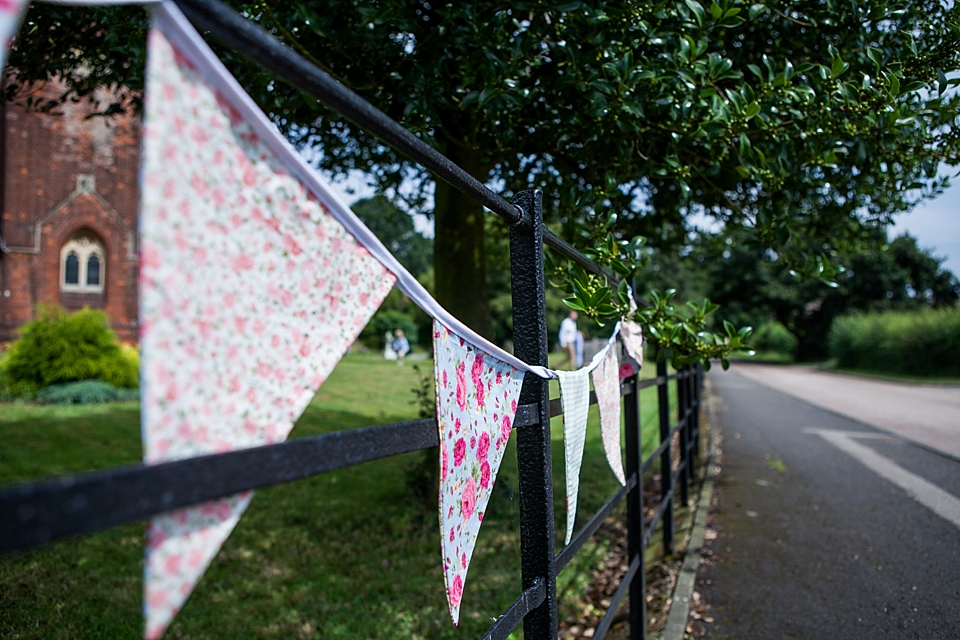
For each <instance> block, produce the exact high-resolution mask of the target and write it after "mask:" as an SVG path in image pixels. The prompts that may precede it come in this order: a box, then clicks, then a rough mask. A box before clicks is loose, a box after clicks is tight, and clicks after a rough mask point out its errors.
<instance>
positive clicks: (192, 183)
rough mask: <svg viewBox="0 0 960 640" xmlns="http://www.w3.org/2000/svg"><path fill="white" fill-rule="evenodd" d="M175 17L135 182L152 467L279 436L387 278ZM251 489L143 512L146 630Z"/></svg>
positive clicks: (158, 626) (167, 617)
mask: <svg viewBox="0 0 960 640" xmlns="http://www.w3.org/2000/svg"><path fill="white" fill-rule="evenodd" d="M0 2H2V0H0ZM162 11H163V9H162V8H161V9H158V12H162ZM158 15H160V17H161V18H162V13H161V14H158ZM169 24H170V23H169V22H164V21H163V20H159V19H158V20H157V21H156V22H155V25H154V28H152V29H151V31H150V34H149V42H148V47H149V50H148V51H149V56H148V58H149V64H148V67H147V82H146V104H145V125H144V142H143V166H142V179H141V184H142V186H141V189H142V201H141V223H140V230H141V247H140V250H141V261H140V314H141V322H140V327H141V342H140V344H141V348H142V353H143V364H142V379H143V381H142V386H143V390H144V391H143V405H142V412H143V439H144V448H145V452H144V459H145V461H146V462H147V463H148V464H155V463H158V462H163V461H168V460H176V459H181V458H189V457H193V456H198V455H203V454H211V453H219V452H224V451H230V450H234V449H242V448H246V447H254V446H259V445H266V444H270V443H275V442H280V441H283V440H284V439H285V438H286V437H287V434H288V433H289V432H290V430H291V429H292V427H293V424H294V422H295V421H296V420H297V418H298V417H299V416H300V414H301V413H302V412H303V410H304V409H305V408H306V406H307V404H308V403H309V402H310V399H311V398H312V397H313V395H314V393H315V392H316V390H317V389H318V388H319V387H320V385H321V384H322V383H323V381H324V380H325V379H326V377H327V376H328V375H329V374H330V372H331V371H332V370H333V368H334V367H335V366H336V364H337V362H338V361H339V360H340V358H341V357H342V356H343V354H344V352H345V351H346V349H347V347H348V346H349V345H350V344H351V343H352V342H353V341H354V340H355V339H356V337H357V336H358V335H359V333H360V331H361V329H363V327H364V326H365V325H366V324H367V322H368V321H369V319H370V317H371V316H372V315H373V313H374V311H376V309H377V308H378V307H379V305H380V303H381V302H382V300H383V298H384V297H385V296H386V295H387V293H388V292H389V291H390V289H391V288H392V286H393V283H394V276H393V274H392V273H390V272H389V271H387V270H386V269H385V268H384V267H383V265H381V263H380V262H378V261H377V260H376V259H374V258H373V256H371V255H370V253H369V252H368V251H367V249H365V248H364V247H363V246H361V245H360V244H358V243H357V241H356V240H355V239H354V238H353V236H351V235H350V234H349V233H347V231H346V230H345V229H344V228H343V226H342V225H341V224H340V223H339V222H337V221H336V220H335V219H334V218H333V217H332V216H331V215H330V214H329V213H328V206H327V204H325V203H324V201H323V200H321V199H319V198H320V197H321V196H318V195H317V194H314V193H312V192H310V191H308V190H307V188H306V187H305V186H304V185H303V184H302V183H301V182H300V181H299V180H297V179H296V178H294V177H293V176H292V175H291V174H290V173H289V171H288V169H287V167H285V166H283V163H282V162H281V161H280V160H279V159H278V158H277V156H276V155H275V154H274V153H273V152H272V151H271V149H270V147H269V146H268V145H267V144H265V142H264V141H263V137H262V136H261V135H259V134H258V130H257V129H256V128H255V127H254V126H253V125H251V124H250V123H249V122H248V121H247V120H246V119H245V118H244V117H242V116H241V115H240V112H239V111H238V110H237V109H236V108H235V106H234V103H232V102H231V99H230V98H229V97H228V95H230V94H226V95H225V94H224V93H223V92H221V91H220V90H218V88H219V87H220V86H222V83H221V82H220V80H219V78H217V77H211V76H210V75H207V73H210V72H207V73H204V72H201V71H200V69H203V68H209V66H207V67H202V66H200V65H199V64H198V59H199V58H197V59H194V58H191V57H190V55H188V54H187V53H186V52H185V51H186V50H181V48H180V46H179V44H178V45H177V46H174V44H173V43H174V42H176V43H179V42H180V40H179V39H178V38H183V37H184V36H183V34H182V33H181V32H179V31H176V30H173V31H167V30H168V29H173V27H170V26H169ZM158 25H159V26H158ZM197 40H198V41H199V38H197ZM201 42H202V41H201ZM204 46H205V45H204ZM205 51H207V50H205V49H204V50H202V51H201V54H202V55H206V53H205ZM201 54H194V55H198V56H200V55H201ZM209 55H210V56H212V53H210V54H209ZM224 73H225V72H224ZM260 132H261V133H263V130H262V129H261V130H260ZM250 498H251V494H250V493H249V492H247V493H244V494H241V495H236V496H232V497H228V498H224V499H221V500H216V501H213V502H210V503H207V504H203V505H198V506H195V507H188V508H184V509H178V510H176V511H172V512H169V513H166V514H163V515H160V516H157V517H155V518H153V519H152V520H151V522H150V524H149V526H148V530H147V531H148V533H147V537H148V540H147V553H146V555H147V557H146V567H145V585H144V615H145V618H146V632H145V635H146V637H148V638H157V637H159V636H161V635H162V634H163V632H164V630H165V629H166V627H167V625H168V624H169V623H170V622H171V620H172V619H173V617H174V616H175V615H176V613H177V611H179V609H180V607H181V606H182V605H183V603H184V602H185V601H186V599H187V597H188V596H189V595H190V592H191V591H192V589H193V587H194V585H195V584H196V582H197V581H198V580H199V579H200V577H201V576H202V575H203V572H204V571H205V569H206V567H207V565H208V564H209V563H210V561H211V560H212V559H213V557H214V556H215V555H216V553H217V551H218V550H219V548H220V546H221V545H222V543H223V541H224V540H225V539H226V538H227V536H229V534H230V532H231V530H232V529H233V527H234V525H235V524H236V523H237V521H238V519H239V518H240V515H241V514H242V513H243V511H244V509H245V508H246V506H247V505H248V504H249V502H250Z"/></svg>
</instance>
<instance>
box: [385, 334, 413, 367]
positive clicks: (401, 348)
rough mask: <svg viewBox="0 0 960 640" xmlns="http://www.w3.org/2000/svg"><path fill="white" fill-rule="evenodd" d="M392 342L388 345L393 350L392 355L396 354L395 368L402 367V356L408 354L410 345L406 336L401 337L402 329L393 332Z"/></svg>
mask: <svg viewBox="0 0 960 640" xmlns="http://www.w3.org/2000/svg"><path fill="white" fill-rule="evenodd" d="M393 336H394V337H393V342H392V343H391V344H390V346H391V348H393V351H394V353H396V354H397V366H398V367H402V366H403V356H405V355H407V354H408V353H410V343H409V342H408V341H407V338H406V336H404V335H403V329H397V330H396V331H394V332H393Z"/></svg>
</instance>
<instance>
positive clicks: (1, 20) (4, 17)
mask: <svg viewBox="0 0 960 640" xmlns="http://www.w3.org/2000/svg"><path fill="white" fill-rule="evenodd" d="M26 8H27V0H0V72H2V71H3V65H4V64H6V61H7V50H9V49H10V45H11V44H13V37H14V36H15V35H16V34H17V29H18V28H19V27H20V20H22V19H23V14H24V11H25V10H26Z"/></svg>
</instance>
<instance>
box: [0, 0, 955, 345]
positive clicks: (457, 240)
mask: <svg viewBox="0 0 960 640" xmlns="http://www.w3.org/2000/svg"><path fill="white" fill-rule="evenodd" d="M231 4H233V5H234V6H235V7H237V8H238V9H239V10H240V11H241V12H243V13H244V14H245V15H246V16H248V17H249V18H250V19H251V20H254V21H256V22H258V23H259V24H261V25H262V26H263V27H265V28H266V29H267V30H269V31H270V32H271V33H273V34H274V35H275V36H276V37H278V38H280V39H281V40H282V41H283V42H284V43H285V44H287V45H288V46H290V47H291V48H293V49H295V50H296V51H298V52H299V53H301V54H302V55H304V56H305V57H307V58H308V59H310V60H312V61H314V62H316V63H317V64H318V65H320V66H321V67H323V68H324V69H325V70H327V71H328V72H330V73H331V74H333V75H334V76H335V77H336V78H337V79H339V80H341V81H342V82H343V83H344V84H346V85H347V86H349V87H351V88H352V89H354V90H355V91H357V92H358V93H359V94H360V95H361V96H363V97H364V98H366V99H367V100H369V101H370V102H372V103H373V104H374V105H375V106H377V107H378V108H380V109H382V110H383V111H384V112H385V113H386V114H387V115H388V116H390V117H391V118H394V119H395V120H397V121H399V122H400V123H401V124H402V125H403V126H405V127H407V128H408V129H410V130H412V131H413V132H414V133H415V134H416V135H418V136H421V137H423V139H424V140H425V141H427V142H428V143H429V144H431V145H434V146H435V147H436V148H438V149H439V150H441V151H442V152H444V153H446V154H447V155H448V156H450V157H451V158H453V159H454V160H455V161H457V162H458V163H459V164H460V165H461V166H463V167H465V168H466V170H467V171H468V172H469V173H472V174H473V175H474V176H475V177H476V178H478V179H479V180H480V181H482V182H488V181H489V182H490V183H491V184H495V185H498V186H499V185H502V186H499V187H498V188H501V189H502V191H503V193H504V195H506V196H508V197H509V196H510V195H512V194H513V193H516V192H517V191H518V190H520V189H525V188H532V187H539V188H541V189H543V191H544V202H545V204H546V207H545V208H546V215H547V217H548V219H549V220H550V221H551V222H556V223H558V224H560V225H562V226H563V229H562V231H563V235H564V236H565V237H566V238H567V239H568V240H571V241H573V242H574V243H575V244H577V245H579V246H588V245H587V244H586V243H585V241H584V238H583V236H582V235H581V234H580V233H578V230H577V223H583V222H585V223H587V224H588V225H589V224H590V223H591V222H593V221H594V220H597V219H599V218H604V219H605V218H606V217H607V213H608V212H611V211H612V212H614V213H616V214H617V215H618V216H619V220H618V223H617V225H616V233H617V234H618V236H619V235H623V236H629V235H633V234H641V235H644V236H646V237H647V238H649V241H650V243H651V245H652V246H655V247H657V248H659V249H664V250H668V251H676V250H677V249H678V248H681V247H683V246H684V244H685V243H686V242H687V240H688V232H689V231H690V230H691V228H692V226H693V224H694V220H695V219H696V216H697V215H698V214H704V215H705V216H707V217H708V218H709V219H711V220H712V221H715V222H716V223H717V226H725V227H727V228H728V229H736V228H739V229H745V230H746V232H747V233H748V234H749V235H750V236H752V237H753V238H754V239H755V240H756V241H757V243H758V246H760V248H761V250H764V249H767V248H772V249H774V250H776V251H778V252H779V253H780V254H781V261H786V260H787V259H789V260H790V261H792V262H793V263H794V264H793V266H792V268H794V269H796V270H798V271H801V272H804V273H807V274H809V275H813V276H815V277H820V276H823V275H824V274H825V273H829V269H825V267H826V266H829V265H825V263H824V256H827V255H830V254H831V252H834V251H844V250H846V249H848V248H849V246H850V244H851V243H855V242H857V241H858V240H859V239H860V238H862V237H863V235H864V233H865V231H868V230H869V229H870V228H871V227H872V226H873V225H885V224H887V223H889V221H890V219H891V217H892V216H893V215H895V214H897V213H899V212H902V211H905V210H908V209H909V208H910V207H911V206H913V204H915V202H916V201H917V200H918V199H920V198H922V197H924V196H925V195H929V194H931V193H938V192H939V190H940V189H941V188H942V186H943V181H942V180H941V179H940V178H939V177H938V176H937V166H938V164H939V163H940V162H945V163H947V164H955V163H956V160H957V157H958V147H960V138H958V136H956V134H955V131H956V124H957V115H958V109H957V107H958V104H960V96H958V95H957V94H956V92H953V91H947V89H948V88H950V87H952V86H953V85H955V84H956V83H957V79H956V78H953V79H949V80H948V78H952V77H953V76H954V75H955V73H954V71H955V70H956V69H957V68H958V66H960V64H958V57H960V46H958V45H960V36H958V30H957V28H956V24H955V23H956V15H957V9H956V7H953V6H951V5H950V4H948V3H943V2H939V1H937V0H872V1H871V2H836V1H835V0H826V1H819V0H818V1H799V2H783V1H770V2H767V3H764V4H759V3H752V2H738V1H735V0H721V1H719V2H715V3H705V2H698V1H697V0H685V1H684V2H676V1H675V0H644V1H643V2H619V3H611V2H607V3H603V2H597V1H593V2H590V1H587V2H562V3H558V2H527V3H520V4H517V3H507V2H499V3H496V2H487V3H479V4H477V3H425V2H420V3H410V2H408V1H407V0H380V1H377V2H373V1H372V0H364V1H360V2H334V1H329V0H306V1H304V0H295V1H294V0H275V1H272V2H247V1H243V0H235V1H234V2H232V3H231ZM145 25H146V14H145V12H144V11H143V10H142V9H139V8H136V9H135V8H127V7H122V8H120V7H116V8H96V9H89V8H65V7H51V6H48V5H43V4H36V5H34V6H32V7H31V9H30V11H29V12H28V14H27V22H26V24H25V26H24V28H23V29H22V30H21V33H20V35H19V36H18V41H17V44H16V47H15V50H14V51H13V52H12V54H11V64H10V67H11V69H12V75H11V78H10V79H9V81H8V84H7V86H8V87H9V88H10V89H11V91H10V93H12V90H13V89H14V88H15V87H18V86H21V85H22V84H23V83H25V82H27V81H29V80H33V79H42V78H45V77H47V76H49V75H51V74H53V73H55V72H57V71H64V70H77V69H83V70H84V75H82V76H81V75H80V74H79V73H74V74H71V75H70V78H69V80H70V82H69V87H68V91H67V92H66V93H65V95H64V100H70V99H75V98H78V97H83V96H88V95H94V93H93V92H92V91H90V89H91V87H92V86H95V85H97V84H112V83H120V84H126V85H127V86H130V87H132V88H133V89H137V88H139V87H142V65H143V58H144V47H143V38H144V30H145ZM218 53H219V54H220V55H221V56H222V57H223V59H224V61H225V62H226V64H227V66H228V67H229V68H230V69H231V71H233V72H234V73H235V74H236V75H237V77H238V79H239V80H240V82H241V83H242V84H243V85H244V87H245V88H247V90H249V91H250V92H251V94H252V95H253V97H254V98H255V99H256V100H257V101H258V102H259V104H260V105H261V106H262V107H263V108H264V110H265V111H266V112H267V113H269V114H271V116H272V117H273V118H274V119H275V121H276V122H277V123H278V124H279V125H280V126H281V127H282V128H283V129H284V131H285V133H286V134H287V135H288V136H289V137H290V139H291V140H293V141H294V142H295V143H296V144H298V145H300V146H302V147H314V148H316V147H320V148H322V150H323V152H322V153H321V154H316V158H317V163H318V164H319V165H320V166H322V167H323V168H324V169H326V170H329V171H330V172H332V173H334V174H338V175H344V174H346V173H347V172H349V171H351V170H362V171H366V172H368V173H369V174H370V175H371V176H372V177H373V180H374V181H375V182H376V183H377V185H378V188H379V189H380V191H381V192H382V193H384V194H386V195H388V196H390V197H392V198H395V199H405V200H406V201H407V202H408V204H410V205H411V206H413V207H420V208H423V207H424V206H425V203H426V202H427V200H426V199H425V198H423V196H424V194H429V193H430V190H431V187H432V186H434V185H435V186H436V190H435V195H436V198H435V202H436V210H435V214H436V219H437V221H438V227H437V228H438V236H437V245H436V251H435V255H436V256H437V260H438V261H437V269H436V282H437V297H438V300H439V301H440V302H441V303H442V304H444V305H446V306H448V308H449V309H450V311H452V312H453V313H454V314H455V315H458V316H460V317H462V318H464V319H466V320H467V321H468V322H469V323H474V322H475V317H476V316H475V314H480V315H483V313H487V314H489V310H488V307H487V296H486V295H485V291H484V289H485V288H486V279H487V278H486V274H485V273H484V269H485V261H484V260H483V251H482V248H483V237H482V236H483V234H484V229H483V226H482V225H478V224H473V225H472V226H468V227H466V226H465V227H464V228H463V229H461V230H460V231H462V232H460V233H444V232H442V223H444V221H445V220H447V219H448V218H453V219H456V220H466V219H468V218H470V217H473V218H474V219H477V218H479V217H480V216H482V215H483V213H482V212H481V208H480V206H479V205H477V204H476V203H466V204H464V202H463V201H460V200H457V199H456V198H455V197H451V196H455V195H456V194H452V193H449V189H448V188H447V187H446V186H445V185H443V184H436V183H434V182H433V177H432V176H431V175H430V174H429V173H428V172H426V171H425V170H424V169H423V168H422V167H418V166H415V165H412V164H411V163H410V162H409V161H408V160H407V159H405V158H404V157H402V156H400V155H399V154H397V153H396V152H394V151H393V150H392V149H390V148H389V147H388V146H386V145H384V144H383V143H382V141H380V140H378V139H376V138H375V137H374V136H371V135H369V134H367V133H365V132H363V131H360V130H358V129H357V128H356V127H354V126H353V125H352V124H350V123H349V122H347V121H345V119H344V118H343V117H342V116H341V115H339V114H332V113H330V112H329V111H328V110H326V109H324V108H323V107H321V106H320V105H319V104H318V103H317V101H315V100H313V99H310V98H306V97H305V96H304V95H303V93H302V92H301V91H300V90H298V89H296V88H294V87H292V86H290V85H287V84H286V83H283V82H277V81H276V78H274V77H272V76H271V75H270V74H268V73H266V72H264V71H263V70H262V69H261V68H259V67H258V66H257V65H256V64H255V63H252V62H250V61H248V60H245V59H244V58H243V57H242V56H238V55H237V54H235V53H232V52H229V51H226V50H224V49H218ZM405 177H412V178H413V179H414V183H417V181H418V180H419V184H420V185H421V186H422V187H423V188H422V189H421V190H419V192H418V193H414V194H409V193H406V194H404V193H401V192H402V189H401V188H400V187H401V184H402V182H403V180H404V178H405ZM478 238H479V241H478ZM464 247H466V250H463V248H464ZM831 260H832V259H831ZM827 277H828V278H829V276H827ZM463 282H470V283H471V285H470V286H469V287H466V288H465V287H463V286H462V283H463ZM451 283H452V285H451ZM458 284H459V285H460V286H459V288H458ZM676 286H677V284H676V283H666V286H665V287H661V288H666V287H676ZM465 289H466V290H467V291H468V292H469V295H461V294H463V292H464V290H465ZM640 293H642V292H640ZM477 301H480V302H482V304H479V303H477V304H473V303H475V302H477ZM476 322H478V323H479V324H477V325H476V326H477V328H480V329H481V330H483V329H484V328H485V327H486V326H488V325H489V319H484V318H481V319H480V320H476ZM786 324H788V326H789V323H786ZM481 325H483V326H481ZM492 331H493V329H491V332H492ZM798 333H799V332H798ZM800 337H801V340H803V336H802V335H801V336H800ZM801 348H802V345H801Z"/></svg>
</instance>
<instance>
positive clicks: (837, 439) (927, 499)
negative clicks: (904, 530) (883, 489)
mask: <svg viewBox="0 0 960 640" xmlns="http://www.w3.org/2000/svg"><path fill="white" fill-rule="evenodd" d="M804 432H805V433H815V434H817V435H818V436H820V437H821V438H823V439H824V440H826V441H827V442H829V443H830V444H832V445H833V446H835V447H836V448H838V449H840V450H841V451H845V452H846V453H849V454H850V455H851V456H853V457H854V458H856V459H857V460H858V461H859V462H860V463H861V464H863V466H865V467H867V468H868V469H870V470H871V471H873V472H874V473H875V474H877V475H878V476H880V477H881V478H885V479H886V480H889V481H890V482H892V483H893V484H895V485H897V486H898V487H900V488H901V489H903V490H904V491H906V492H907V494H908V495H909V496H910V497H911V498H913V499H914V500H916V501H917V502H919V503H920V504H922V505H923V506H925V507H926V508H928V509H930V510H931V511H933V512H934V513H935V514H937V515H938V516H940V517H941V518H943V519H944V520H946V521H948V522H951V523H953V525H954V526H956V527H960V499H957V498H956V497H954V496H953V495H951V494H949V493H947V492H946V491H944V490H943V489H941V488H940V487H938V486H936V485H935V484H933V483H931V482H928V481H926V480H924V479H923V478H921V477H920V476H918V475H916V474H913V473H910V472H909V471H907V470H906V469H904V468H903V467H901V466H900V465H898V464H897V463H895V462H893V461H892V460H890V459H889V458H885V457H883V456H881V455H880V454H879V453H877V452H876V451H874V450H873V449H871V448H869V447H866V446H864V445H862V444H860V443H859V442H854V438H875V437H877V436H878V435H879V434H872V433H864V432H862V431H833V430H830V429H804ZM880 437H886V436H880Z"/></svg>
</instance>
